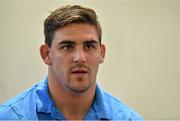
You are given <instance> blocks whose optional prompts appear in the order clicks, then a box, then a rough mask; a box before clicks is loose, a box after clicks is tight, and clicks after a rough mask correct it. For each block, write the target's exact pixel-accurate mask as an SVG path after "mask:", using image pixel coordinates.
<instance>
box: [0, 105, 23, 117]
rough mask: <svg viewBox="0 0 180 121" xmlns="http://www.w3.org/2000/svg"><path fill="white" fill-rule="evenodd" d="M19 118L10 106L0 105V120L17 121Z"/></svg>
mask: <svg viewBox="0 0 180 121" xmlns="http://www.w3.org/2000/svg"><path fill="white" fill-rule="evenodd" d="M17 119H20V117H19V116H18V115H17V114H16V113H15V112H14V110H13V109H12V108H11V107H10V106H5V105H0V120H17Z"/></svg>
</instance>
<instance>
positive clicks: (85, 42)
mask: <svg viewBox="0 0 180 121" xmlns="http://www.w3.org/2000/svg"><path fill="white" fill-rule="evenodd" d="M89 43H91V44H98V42H97V41H95V40H87V41H84V42H83V44H89Z"/></svg>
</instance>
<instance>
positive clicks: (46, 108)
mask: <svg viewBox="0 0 180 121" xmlns="http://www.w3.org/2000/svg"><path fill="white" fill-rule="evenodd" d="M36 93H37V100H36V106H37V112H44V113H51V111H52V106H53V100H52V99H51V97H50V95H49V89H48V79H47V78H46V79H45V80H44V81H43V82H41V83H40V84H39V85H38V87H37V90H36Z"/></svg>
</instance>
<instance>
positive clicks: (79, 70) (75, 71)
mask: <svg viewBox="0 0 180 121" xmlns="http://www.w3.org/2000/svg"><path fill="white" fill-rule="evenodd" d="M71 73H73V74H86V73H88V70H87V69H86V68H74V69H73V70H72V71H71Z"/></svg>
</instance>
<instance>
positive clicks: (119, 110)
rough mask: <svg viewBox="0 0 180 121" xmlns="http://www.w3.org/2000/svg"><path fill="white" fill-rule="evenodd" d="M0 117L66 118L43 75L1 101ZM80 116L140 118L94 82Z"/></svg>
mask: <svg viewBox="0 0 180 121" xmlns="http://www.w3.org/2000/svg"><path fill="white" fill-rule="evenodd" d="M61 98H63V97H61ZM0 120H66V118H65V117H64V115H63V114H62V112H61V110H59V109H58V108H57V107H56V105H55V104H54V101H53V100H52V98H51V96H50V94H49V90H48V80H47V79H46V80H45V81H42V82H40V83H37V84H36V85H34V86H33V87H32V88H30V89H28V90H26V91H25V92H23V93H21V94H20V95H18V96H16V97H15V98H13V99H11V100H9V101H8V102H6V103H5V104H3V105H1V106H0ZM83 120H142V118H141V117H140V116H139V115H138V114H137V113H136V112H134V111H133V110H132V109H130V108H128V107H127V106H126V105H125V104H123V103H122V102H120V101H118V100H117V99H116V98H114V97H112V96H111V95H109V94H107V93H106V92H104V91H103V90H102V89H101V88H100V87H99V86H98V85H97V86H96V93H95V97H94V101H93V103H92V105H91V107H90V109H89V110H88V112H87V113H86V115H85V117H84V118H83Z"/></svg>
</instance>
